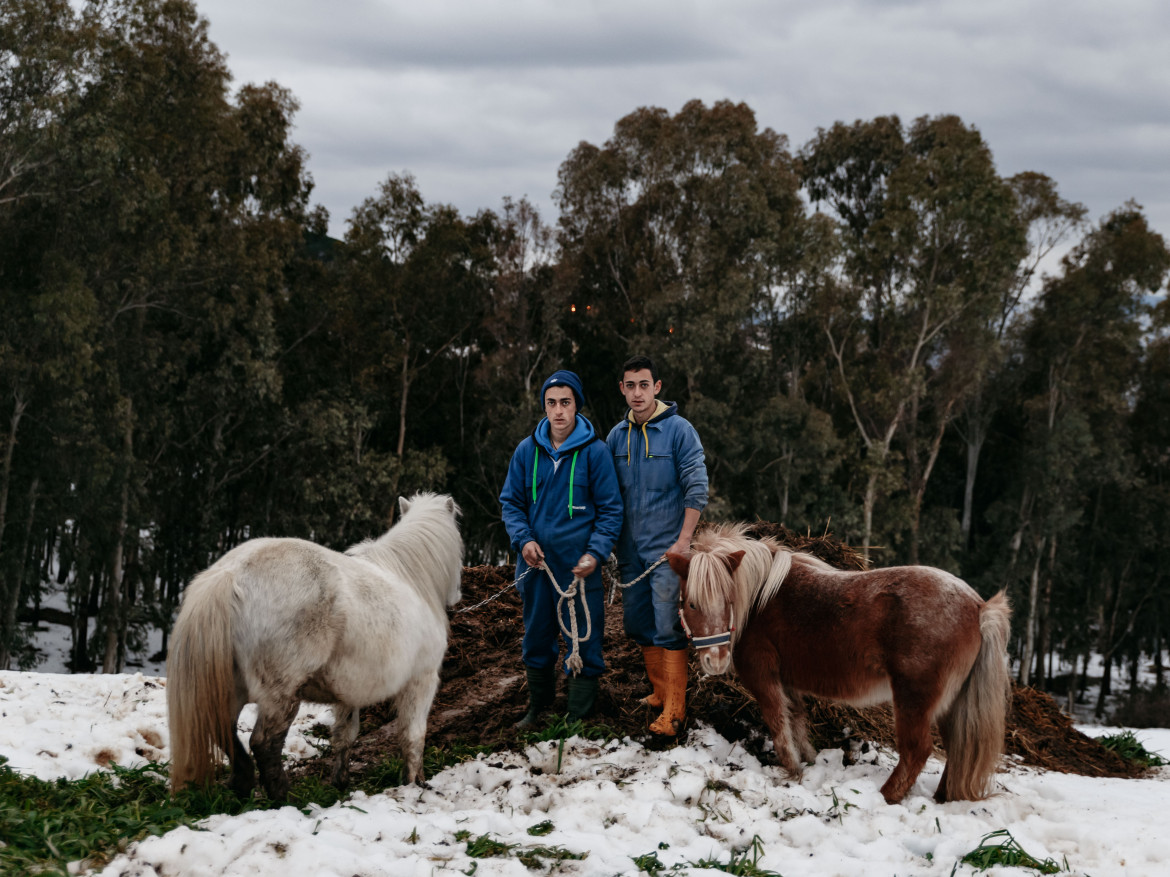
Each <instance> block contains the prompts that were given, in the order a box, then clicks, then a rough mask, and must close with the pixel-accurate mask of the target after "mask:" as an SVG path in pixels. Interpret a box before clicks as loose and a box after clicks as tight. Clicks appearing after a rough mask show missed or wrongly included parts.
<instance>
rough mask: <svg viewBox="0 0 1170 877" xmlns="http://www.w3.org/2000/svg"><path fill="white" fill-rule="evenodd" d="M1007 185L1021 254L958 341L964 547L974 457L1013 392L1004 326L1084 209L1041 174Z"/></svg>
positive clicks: (971, 511)
mask: <svg viewBox="0 0 1170 877" xmlns="http://www.w3.org/2000/svg"><path fill="white" fill-rule="evenodd" d="M1008 184H1009V185H1010V186H1011V188H1012V191H1013V192H1014V193H1015V196H1016V209H1017V212H1018V217H1019V221H1020V222H1021V224H1023V225H1024V227H1026V228H1027V241H1028V243H1027V255H1026V256H1025V257H1024V258H1023V259H1021V261H1020V262H1019V264H1018V265H1017V267H1016V270H1015V272H1014V273H1013V274H1012V275H1011V276H1010V277H1007V278H1005V281H1006V282H1005V283H1004V286H1003V288H1002V290H1001V291H1000V295H999V299H998V302H997V306H996V307H994V308H991V309H989V310H988V311H986V312H984V315H985V316H986V318H987V321H986V322H985V323H983V324H976V323H972V324H971V325H970V326H969V328H968V334H967V337H966V338H964V339H961V343H963V345H964V347H965V348H966V350H967V352H968V355H967V356H965V357H963V358H962V363H963V367H964V370H965V372H966V373H967V374H968V375H970V376H971V377H972V378H973V382H972V384H971V385H970V386H969V389H968V392H966V393H965V394H964V395H963V396H962V398H961V399H960V401H959V411H958V416H957V417H956V419H955V426H956V430H957V432H958V433H959V435H960V436H961V437H962V439H963V443H964V446H965V450H966V461H965V463H966V465H965V473H964V476H965V477H964V488H963V514H962V519H961V523H960V540H961V547H962V548H963V549H964V550H965V549H966V548H967V547H968V546H969V544H970V538H971V527H972V523H973V519H974V506H975V482H976V477H977V475H978V471H979V458H980V455H981V454H982V452H983V447H984V445H985V444H986V442H987V436H988V432H989V430H990V429H991V425H992V422H993V420H994V417H995V414H996V411H997V410H998V408H999V406H1000V405H1001V404H1006V403H1007V402H1008V400H1009V399H1011V398H1012V397H1013V395H1014V392H1015V386H1014V384H1013V383H1012V380H1011V371H1010V370H1008V369H1005V368H1004V366H1005V364H1006V361H1007V359H1008V357H1009V356H1011V355H1012V354H1011V348H1010V345H1011V341H1012V335H1011V333H1010V330H1011V329H1012V328H1013V327H1014V326H1015V323H1016V320H1017V319H1018V318H1019V315H1020V312H1021V305H1023V304H1025V297H1026V296H1027V295H1028V294H1029V293H1030V292H1033V291H1034V290H1035V288H1036V287H1037V284H1038V281H1039V280H1040V278H1039V275H1038V272H1039V271H1040V269H1041V266H1042V265H1043V264H1045V262H1046V261H1047V260H1048V259H1049V258H1050V257H1051V256H1052V254H1053V252H1054V251H1055V250H1056V249H1057V248H1058V247H1059V246H1061V245H1063V243H1064V242H1065V241H1066V240H1067V239H1068V237H1069V236H1070V235H1072V234H1073V233H1075V232H1076V231H1077V230H1078V229H1082V228H1083V224H1084V217H1085V213H1086V210H1085V207H1084V206H1083V205H1081V204H1076V203H1072V202H1069V201H1066V200H1065V199H1064V198H1062V197H1061V196H1060V194H1059V192H1058V190H1057V186H1056V182H1055V181H1054V180H1052V179H1051V178H1050V177H1048V176H1046V175H1044V174H1041V173H1036V172H1034V171H1028V172H1025V173H1020V174H1016V175H1015V176H1013V177H1011V178H1010V179H1009V180H1008Z"/></svg>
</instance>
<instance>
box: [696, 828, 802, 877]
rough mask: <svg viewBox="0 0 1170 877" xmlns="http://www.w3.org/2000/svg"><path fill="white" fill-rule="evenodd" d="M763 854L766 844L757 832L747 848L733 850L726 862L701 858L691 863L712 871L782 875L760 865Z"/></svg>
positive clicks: (770, 876) (751, 875)
mask: <svg viewBox="0 0 1170 877" xmlns="http://www.w3.org/2000/svg"><path fill="white" fill-rule="evenodd" d="M762 855H764V845H763V843H762V842H761V841H760V836H759V835H758V834H757V835H754V836H753V837H752V842H751V843H750V844H748V845H747V846H746V847H745V848H743V849H742V850H738V851H735V850H733V851H732V853H731V858H730V859H729V860H728V861H727V862H726V863H724V862H720V861H718V860H716V859H700V860H699V861H697V862H691V865H692V866H693V867H695V868H710V869H711V870H712V871H722V872H724V873H725V874H740V875H745V877H782V875H781V874H780V873H779V872H777V871H769V870H767V869H766V868H761V867H760V865H759V862H760V857H761V856H762Z"/></svg>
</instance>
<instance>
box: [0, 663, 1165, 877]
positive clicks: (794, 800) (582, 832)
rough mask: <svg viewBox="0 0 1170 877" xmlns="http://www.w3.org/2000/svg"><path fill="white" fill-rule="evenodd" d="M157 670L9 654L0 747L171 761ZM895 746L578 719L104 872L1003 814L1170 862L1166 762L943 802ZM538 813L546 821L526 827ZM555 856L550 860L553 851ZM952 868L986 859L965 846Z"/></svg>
mask: <svg viewBox="0 0 1170 877" xmlns="http://www.w3.org/2000/svg"><path fill="white" fill-rule="evenodd" d="M165 684H166V683H165V680H163V679H159V678H156V677H151V676H143V675H141V674H135V675H122V676H102V675H75V676H67V675H57V674H42V673H19V672H14V671H5V672H0V754H2V755H4V756H6V757H7V758H8V759H9V763H10V766H11V767H12V768H13V769H15V770H17V771H20V772H23V773H28V774H32V775H35V776H39V777H43V778H52V777H78V776H82V775H84V774H85V773H87V772H89V771H93V770H99V769H101V768H102V767H103V766H104V765H106V764H108V763H110V762H111V761H114V762H117V763H119V764H124V765H137V764H142V763H143V762H144V761H146V760H151V761H155V760H165V759H166V758H167V757H168V748H167V744H168V733H167V725H166V697H165V694H166V689H165ZM330 720H331V719H330V716H329V711H328V709H327V708H321V707H306V708H303V709H302V712H301V715H300V717H299V718H298V720H297V723H296V726H295V728H294V730H293V731H292V732H291V733H290V735H289V743H288V746H287V751H288V752H289V753H290V755H292V756H293V757H301V756H304V755H307V754H311V753H312V752H314V751H315V750H314V749H313V746H312V745H311V743H310V742H309V741H308V740H306V737H305V732H306V731H307V730H308V729H309V728H311V727H312V725H314V724H316V723H317V722H322V721H323V722H326V723H327V722H329V721H330ZM1086 730H1089V731H1090V732H1091V733H1108V732H1109V731H1110V730H1112V729H1086ZM1136 733H1137V736H1138V738H1139V739H1140V740H1141V741H1142V742H1143V744H1144V745H1145V747H1146V748H1147V749H1149V750H1152V751H1158V752H1160V753H1162V754H1163V755H1164V756H1168V755H1170V730H1167V729H1155V730H1140V731H1137V732H1136ZM558 759H559V760H560V764H559V770H558ZM893 763H894V757H893V754H892V753H891V752H888V751H884V750H876V751H872V752H871V753H869V754H868V755H866V756H864V757H863V760H862V762H861V763H858V764H855V765H852V766H848V767H847V766H844V765H843V764H842V762H841V753H840V752H839V751H837V750H825V751H823V752H822V753H821V754H820V756H819V757H818V758H817V762H816V764H815V765H813V766H811V767H809V768H807V769H806V771H805V774H804V778H803V779H802V780H801V781H800V782H789V781H787V780H785V779H784V778H783V777H782V776H781V775H780V774H779V772H778V771H777V769H776V768H774V767H771V766H766V765H762V764H760V762H759V761H758V760H757V759H756V758H754V757H753V756H751V755H749V754H747V753H746V752H744V750H743V749H742V747H739V746H736V745H733V744H729V743H728V742H727V741H726V740H724V739H723V738H722V737H720V736H719V735H718V734H716V733H715V732H714V731H712V730H711V729H709V728H707V727H705V726H703V725H701V724H699V725H698V726H697V727H696V728H695V729H694V730H692V731H691V733H690V734H689V736H688V738H687V740H686V742H685V744H683V745H680V746H678V747H676V748H673V749H668V750H666V751H662V752H650V751H647V750H645V749H643V748H642V747H641V746H639V745H637V744H635V743H630V742H619V741H614V742H611V743H609V744H606V745H598V744H597V743H594V742H591V741H587V740H582V739H579V738H572V739H570V740H569V741H568V742H567V743H566V745H565V747H564V751H563V753H560V754H558V751H557V746H556V743H548V744H541V745H537V746H532V747H529V748H528V749H526V750H525V751H523V752H519V753H515V754H497V755H492V756H488V757H481V758H479V759H478V760H475V761H470V762H466V763H464V764H461V765H458V766H456V767H452V768H448V769H447V770H444V771H443V772H441V773H439V774H438V775H436V776H433V777H431V778H430V779H429V781H428V783H427V785H426V786H425V787H415V786H407V787H401V788H394V789H390V790H388V791H386V792H385V793H382V794H379V795H373V796H368V795H364V794H358V795H355V796H353V797H352V798H350V799H349V800H347V801H345V802H343V803H340V804H338V805H336V806H333V807H329V808H325V809H319V808H314V809H311V810H310V811H309V812H307V813H306V812H302V811H301V810H298V809H296V808H293V807H284V808H282V809H280V810H274V811H268V812H254V813H247V814H244V815H241V816H218V817H213V818H211V819H208V820H206V821H205V822H204V823H202V825H201V826H200V830H191V829H187V828H182V829H178V830H175V831H172V832H170V833H169V834H167V835H165V836H163V837H156V838H148V839H146V840H144V841H141V842H140V843H137V844H134V845H132V846H131V847H130V848H129V849H128V850H127V852H126V853H124V854H122V855H119V856H118V858H117V859H115V860H114V861H113V862H112V863H111V864H110V865H108V866H107V867H106V868H105V870H104V871H102V872H101V873H102V874H104V875H124V877H129V875H136V877H162V875H168V877H176V875H206V874H225V875H245V874H246V875H250V877H266V875H273V877H276V875H281V877H283V875H287V874H311V875H338V877H351V875H363V877H377V875H424V874H425V875H432V874H438V873H443V872H452V873H453V872H456V871H458V872H462V873H471V872H472V871H473V870H474V873H476V874H478V875H484V874H487V875H495V874H515V875H527V874H529V873H532V872H530V871H529V869H528V868H527V867H526V866H525V865H524V864H523V863H522V862H521V861H520V860H519V858H517V854H518V853H522V852H524V851H525V850H529V849H531V848H533V847H538V846H544V847H548V848H550V849H563V850H567V851H569V852H572V853H574V854H587V856H586V858H584V859H581V860H565V861H563V862H561V863H559V864H558V865H556V866H555V870H556V872H557V873H565V874H590V875H593V874H595V875H613V874H634V873H637V872H638V865H637V864H636V860H638V859H639V858H640V857H644V856H656V857H657V861H658V862H660V863H661V864H662V865H663V866H664V870H663V873H666V870H667V869H669V868H670V867H671V866H673V865H675V864H679V863H693V862H698V861H701V860H716V861H720V862H727V861H728V860H729V858H730V857H731V856H732V855H733V854H738V853H739V851H741V850H743V849H745V848H747V847H748V846H749V845H750V844H751V843H752V841H753V839H758V840H757V847H756V849H757V850H758V851H759V854H760V855H759V859H758V861H757V863H756V864H757V867H759V868H761V869H767V870H770V871H774V872H778V873H781V874H783V875H785V877H801V875H809V877H812V875H816V877H826V875H858V877H861V875H866V877H870V875H895V874H896V875H902V877H915V875H949V874H950V873H951V869H952V867H953V866H954V865H955V863H956V862H957V861H958V860H959V859H960V858H961V857H962V856H963V855H964V854H965V853H967V852H969V851H971V850H972V849H974V848H975V847H976V846H977V845H978V844H979V843H980V840H981V838H983V837H984V836H985V835H987V834H988V833H990V832H993V831H998V830H1001V829H1007V830H1008V831H1010V832H1011V834H1012V836H1013V837H1014V838H1015V839H1016V840H1017V841H1018V842H1019V843H1020V844H1021V845H1022V846H1023V847H1024V848H1025V849H1026V850H1027V851H1028V852H1029V853H1031V854H1032V855H1033V856H1036V857H1037V858H1039V859H1045V858H1047V857H1052V858H1053V859H1054V860H1055V861H1056V862H1057V863H1059V864H1061V866H1062V867H1063V865H1064V862H1065V860H1067V862H1068V869H1069V871H1070V872H1071V873H1072V874H1092V875H1093V877H1111V875H1118V877H1120V875H1125V877H1136V875H1143V877H1145V875H1148V877H1154V875H1165V874H1167V873H1170V864H1168V863H1170V835H1168V834H1167V832H1166V831H1165V819H1166V814H1165V811H1166V808H1167V805H1170V768H1162V769H1160V771H1159V772H1158V773H1157V774H1156V775H1155V776H1153V777H1151V778H1149V779H1142V780H1118V779H1090V778H1087V777H1081V776H1066V775H1062V774H1055V773H1045V772H1042V771H1037V770H1034V769H1031V768H1025V767H1021V766H1019V765H1013V766H1009V767H1008V768H1007V769H1006V770H1005V771H1004V772H1002V773H1001V774H1000V777H999V780H1000V786H1001V788H1000V790H999V793H998V794H996V795H995V796H994V797H992V798H990V799H988V800H986V801H980V802H976V803H971V802H954V803H950V804H943V805H939V804H936V803H934V800H933V799H932V798H931V794H932V793H933V791H934V786H935V784H936V783H937V781H938V775H939V772H940V770H941V764H940V763H939V762H938V761H936V760H934V759H931V761H930V763H929V764H928V766H927V769H926V771H924V773H923V775H922V777H921V778H920V779H919V781H918V783H917V784H916V785H915V786H914V788H913V790H912V791H911V794H910V795H909V796H908V797H907V798H906V800H905V801H903V802H902V803H901V804H899V805H895V806H890V805H887V804H886V803H885V802H884V801H883V800H882V798H881V795H880V794H879V792H878V789H879V788H880V786H881V784H882V783H883V782H884V781H885V778H886V776H887V775H888V773H889V771H890V770H891V768H892V767H893ZM545 822H548V823H551V826H552V827H551V832H550V833H548V834H547V835H544V836H540V837H537V836H533V835H530V834H528V831H527V830H528V829H529V828H531V827H533V826H536V825H538V824H541V823H545ZM460 832H467V833H468V834H467V835H463V834H459V833H460ZM482 835H490V837H491V838H492V839H493V840H497V841H500V842H502V843H505V844H510V845H514V846H513V848H512V855H509V856H506V857H499V858H489V859H474V858H471V857H470V856H469V855H468V854H467V848H466V847H467V844H466V840H467V839H472V840H473V839H475V838H479V837H480V836H482ZM544 861H545V862H546V867H545V870H546V871H547V869H548V867H549V866H552V865H553V862H552V861H551V860H548V859H546V860H544ZM642 861H643V863H644V864H645V863H646V861H647V860H645V859H643V860H642ZM687 872H688V873H703V869H695V868H688V869H687ZM535 873H540V869H538V870H537V871H536V872H535ZM707 873H715V872H714V871H707ZM956 873H957V874H960V875H963V874H971V873H974V871H973V869H972V868H971V867H970V866H967V865H963V866H960V867H959V869H958V871H957V872H956ZM986 873H988V874H992V875H995V874H1000V875H1006V874H1019V873H1028V872H1021V871H1019V870H1017V869H1007V868H992V869H991V870H990V871H988V872H986Z"/></svg>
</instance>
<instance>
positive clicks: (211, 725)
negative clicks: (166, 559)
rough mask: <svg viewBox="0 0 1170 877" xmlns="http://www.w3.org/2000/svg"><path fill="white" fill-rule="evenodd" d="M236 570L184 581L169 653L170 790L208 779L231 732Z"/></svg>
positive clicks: (229, 749)
mask: <svg viewBox="0 0 1170 877" xmlns="http://www.w3.org/2000/svg"><path fill="white" fill-rule="evenodd" d="M234 599H235V575H234V573H232V572H231V571H228V570H207V571H206V572H203V573H200V574H199V575H198V576H196V577H195V579H194V580H192V582H191V584H190V585H189V586H188V587H187V593H186V594H185V595H184V598H183V607H182V609H181V610H180V611H179V618H178V620H177V621H176V622H175V629H174V632H173V633H172V635H171V643H170V649H169V651H168V654H167V722H168V724H169V725H170V733H171V790H172V791H178V790H179V789H181V788H183V786H185V785H187V784H188V783H199V784H203V783H206V782H207V781H208V780H210V779H211V777H212V775H213V774H214V771H215V766H216V764H217V763H218V762H219V760H220V757H221V754H222V755H230V753H231V752H232V745H233V739H234V734H235V728H234V727H233V725H234V724H235V716H234V715H233V706H234V700H235V679H234V675H233V671H232V636H231V633H232V604H233V602H234Z"/></svg>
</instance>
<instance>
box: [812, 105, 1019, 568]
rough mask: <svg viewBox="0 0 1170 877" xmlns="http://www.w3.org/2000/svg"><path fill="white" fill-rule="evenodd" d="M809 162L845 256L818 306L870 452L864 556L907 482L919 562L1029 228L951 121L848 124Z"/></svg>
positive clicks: (913, 557) (978, 140)
mask: <svg viewBox="0 0 1170 877" xmlns="http://www.w3.org/2000/svg"><path fill="white" fill-rule="evenodd" d="M800 156H801V161H802V175H803V179H804V184H805V187H806V189H807V192H808V194H809V196H810V198H811V199H812V200H813V202H814V203H817V204H821V203H824V204H826V205H827V206H828V207H829V208H830V210H831V211H832V213H833V215H834V216H835V218H836V219H837V221H838V223H839V229H840V234H841V236H842V240H843V246H844V257H843V260H842V267H841V277H840V282H838V283H836V284H826V285H825V286H824V288H823V290H822V293H823V294H822V295H820V296H819V297H818V300H817V303H816V307H817V313H818V319H819V321H820V326H821V330H822V332H823V336H824V339H825V341H826V343H827V346H828V351H829V358H830V362H831V363H832V366H833V368H834V370H835V372H836V376H837V387H838V390H839V392H840V395H841V398H842V403H843V405H844V407H845V409H846V410H847V411H848V412H849V414H848V420H849V421H850V422H851V424H852V429H853V431H854V434H855V435H856V436H857V438H858V440H859V442H860V445H861V446H862V447H863V448H864V455H863V457H862V458H861V459H860V460H858V461H857V467H858V470H859V472H860V475H861V482H862V488H861V502H862V516H863V537H864V538H863V553H865V555H866V556H867V557H868V552H869V545H870V543H871V541H872V539H873V534H874V511H875V509H876V507H877V504H878V501H879V500H880V499H881V498H882V497H883V496H886V495H888V494H889V493H891V492H893V491H895V490H896V489H897V488H898V486H899V485H901V484H906V485H907V486H908V487H909V511H908V515H907V521H906V528H907V530H908V533H909V549H908V557H909V560H910V561H911V562H917V560H918V531H919V520H920V514H921V508H922V500H923V495H924V493H925V490H926V485H927V483H928V481H929V479H930V476H931V472H932V470H933V467H934V464H935V461H936V460H937V457H938V453H939V448H940V444H941V441H942V437H943V435H944V432H945V430H946V427H947V425H948V424H949V423H950V421H951V419H952V417H953V414H954V411H955V407H956V405H957V404H958V402H959V400H960V399H961V398H962V396H963V394H964V393H965V392H966V390H967V388H968V386H969V380H968V379H967V378H966V377H965V373H964V369H962V368H959V367H958V364H957V361H955V360H957V358H958V357H959V356H961V355H962V354H963V352H964V350H965V347H964V344H963V343H962V342H963V341H964V339H966V338H967V337H968V336H969V333H970V331H971V327H972V326H973V325H980V324H983V323H985V322H986V321H987V319H988V313H989V312H990V311H991V310H992V309H993V308H994V307H995V305H996V302H997V298H998V296H999V294H1000V292H1001V291H1002V289H1003V288H1004V286H1005V284H1006V282H1007V280H1008V278H1010V277H1011V276H1012V275H1013V272H1014V271H1015V270H1016V266H1017V264H1018V263H1019V260H1020V258H1021V257H1022V255H1023V249H1024V228H1023V226H1022V225H1021V222H1020V220H1019V215H1018V211H1017V209H1016V201H1015V198H1014V195H1013V193H1012V190H1011V187H1010V186H1009V185H1008V184H1007V183H1005V181H1004V180H1002V179H1001V178H1000V177H999V175H998V174H997V173H996V171H995V166H994V163H993V161H992V156H991V151H990V149H989V148H988V146H987V144H986V143H985V142H984V141H983V138H982V137H981V136H980V134H979V132H978V131H976V130H975V129H974V128H973V127H969V126H967V125H965V124H964V123H963V122H962V121H961V120H960V119H958V118H957V117H955V116H939V117H936V118H929V117H922V118H919V119H917V120H915V122H914V123H913V124H912V125H910V126H909V127H908V128H906V127H904V126H903V125H902V123H901V122H900V121H899V120H898V118H897V117H893V116H889V117H880V118H877V119H874V120H872V121H869V122H863V121H858V122H855V123H854V124H853V125H845V124H843V123H840V122H839V123H837V124H836V125H834V126H833V127H832V128H830V129H828V130H824V129H822V130H820V131H819V132H818V134H817V136H816V137H815V138H814V139H813V140H812V141H811V142H810V143H808V144H807V145H806V146H805V147H804V149H802V150H801V154H800ZM901 461H904V463H902V465H904V469H902V468H901V466H900V465H899V464H900V462H901Z"/></svg>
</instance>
